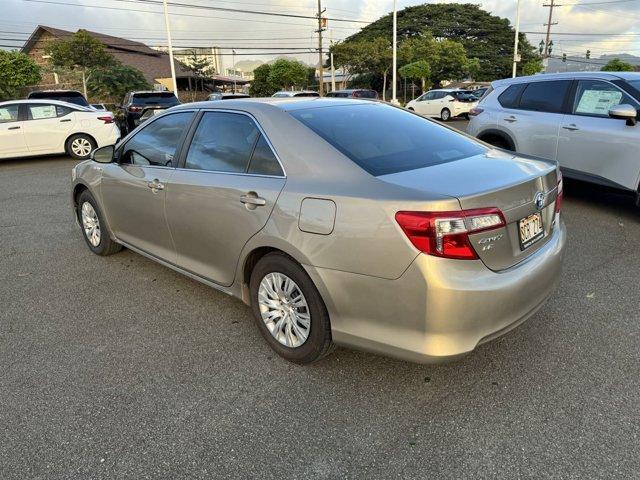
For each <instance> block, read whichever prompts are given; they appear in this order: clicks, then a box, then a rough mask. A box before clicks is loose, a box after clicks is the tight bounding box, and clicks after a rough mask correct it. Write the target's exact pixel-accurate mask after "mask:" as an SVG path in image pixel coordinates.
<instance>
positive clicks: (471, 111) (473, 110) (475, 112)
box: [469, 107, 484, 117]
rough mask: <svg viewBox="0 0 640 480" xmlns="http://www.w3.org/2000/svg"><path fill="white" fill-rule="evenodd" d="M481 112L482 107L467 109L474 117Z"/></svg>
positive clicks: (482, 110)
mask: <svg viewBox="0 0 640 480" xmlns="http://www.w3.org/2000/svg"><path fill="white" fill-rule="evenodd" d="M482 112H484V108H480V107H473V108H472V109H471V110H469V115H471V116H472V117H475V116H477V115H480V114H481V113H482Z"/></svg>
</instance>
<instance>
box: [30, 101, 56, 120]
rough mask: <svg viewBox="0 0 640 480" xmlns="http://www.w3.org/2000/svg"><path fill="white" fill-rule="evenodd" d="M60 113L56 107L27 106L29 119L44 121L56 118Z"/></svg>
mask: <svg viewBox="0 0 640 480" xmlns="http://www.w3.org/2000/svg"><path fill="white" fill-rule="evenodd" d="M57 116H58V112H57V110H56V106H55V105H46V104H42V105H40V104H38V105H27V119H29V120H44V119H47V118H56V117H57Z"/></svg>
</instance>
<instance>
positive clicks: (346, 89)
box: [331, 88, 375, 93]
mask: <svg viewBox="0 0 640 480" xmlns="http://www.w3.org/2000/svg"><path fill="white" fill-rule="evenodd" d="M337 92H343V93H344V92H375V90H373V89H371V88H343V89H342V90H333V92H331V93H337Z"/></svg>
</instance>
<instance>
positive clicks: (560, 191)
mask: <svg viewBox="0 0 640 480" xmlns="http://www.w3.org/2000/svg"><path fill="white" fill-rule="evenodd" d="M563 183H564V182H563V181H562V172H561V171H560V169H558V195H557V196H556V213H560V210H562V200H564V185H563Z"/></svg>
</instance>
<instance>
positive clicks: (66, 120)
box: [60, 118, 71, 123]
mask: <svg viewBox="0 0 640 480" xmlns="http://www.w3.org/2000/svg"><path fill="white" fill-rule="evenodd" d="M70 121H71V119H70V118H65V119H64V120H60V123H62V122H70Z"/></svg>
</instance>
